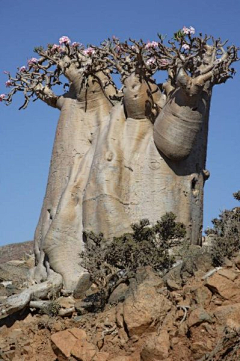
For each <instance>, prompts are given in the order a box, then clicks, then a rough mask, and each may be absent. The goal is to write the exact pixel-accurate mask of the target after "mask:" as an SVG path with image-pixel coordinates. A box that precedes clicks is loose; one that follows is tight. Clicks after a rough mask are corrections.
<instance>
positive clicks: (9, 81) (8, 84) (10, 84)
mask: <svg viewBox="0 0 240 361" xmlns="http://www.w3.org/2000/svg"><path fill="white" fill-rule="evenodd" d="M5 85H6V87H7V88H9V87H10V86H12V85H13V83H12V81H11V80H7V81H6V83H5Z"/></svg>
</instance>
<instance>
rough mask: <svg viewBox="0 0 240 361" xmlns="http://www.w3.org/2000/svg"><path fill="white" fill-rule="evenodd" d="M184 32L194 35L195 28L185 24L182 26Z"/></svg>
mask: <svg viewBox="0 0 240 361" xmlns="http://www.w3.org/2000/svg"><path fill="white" fill-rule="evenodd" d="M182 32H183V33H184V34H185V35H194V34H195V29H194V28H193V27H192V26H189V28H187V27H186V26H184V27H183V28H182Z"/></svg>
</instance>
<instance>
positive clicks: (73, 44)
mask: <svg viewBox="0 0 240 361" xmlns="http://www.w3.org/2000/svg"><path fill="white" fill-rule="evenodd" d="M81 45H82V44H81V43H78V42H76V41H74V42H73V43H72V46H74V47H75V48H76V47H77V46H81Z"/></svg>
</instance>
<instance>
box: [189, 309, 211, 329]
mask: <svg viewBox="0 0 240 361" xmlns="http://www.w3.org/2000/svg"><path fill="white" fill-rule="evenodd" d="M203 322H208V323H212V322H213V319H212V317H211V316H210V315H209V314H208V313H207V312H206V311H205V310H204V308H202V307H200V308H196V309H195V310H193V311H192V312H191V313H190V316H189V318H188V327H192V326H198V325H200V324H201V323H203Z"/></svg>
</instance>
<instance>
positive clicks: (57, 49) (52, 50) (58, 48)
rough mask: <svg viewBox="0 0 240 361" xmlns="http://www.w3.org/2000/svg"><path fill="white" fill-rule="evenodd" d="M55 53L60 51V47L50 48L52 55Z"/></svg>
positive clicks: (55, 45)
mask: <svg viewBox="0 0 240 361" xmlns="http://www.w3.org/2000/svg"><path fill="white" fill-rule="evenodd" d="M55 51H61V46H60V45H57V44H53V46H52V47H51V53H54V52H55Z"/></svg>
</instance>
